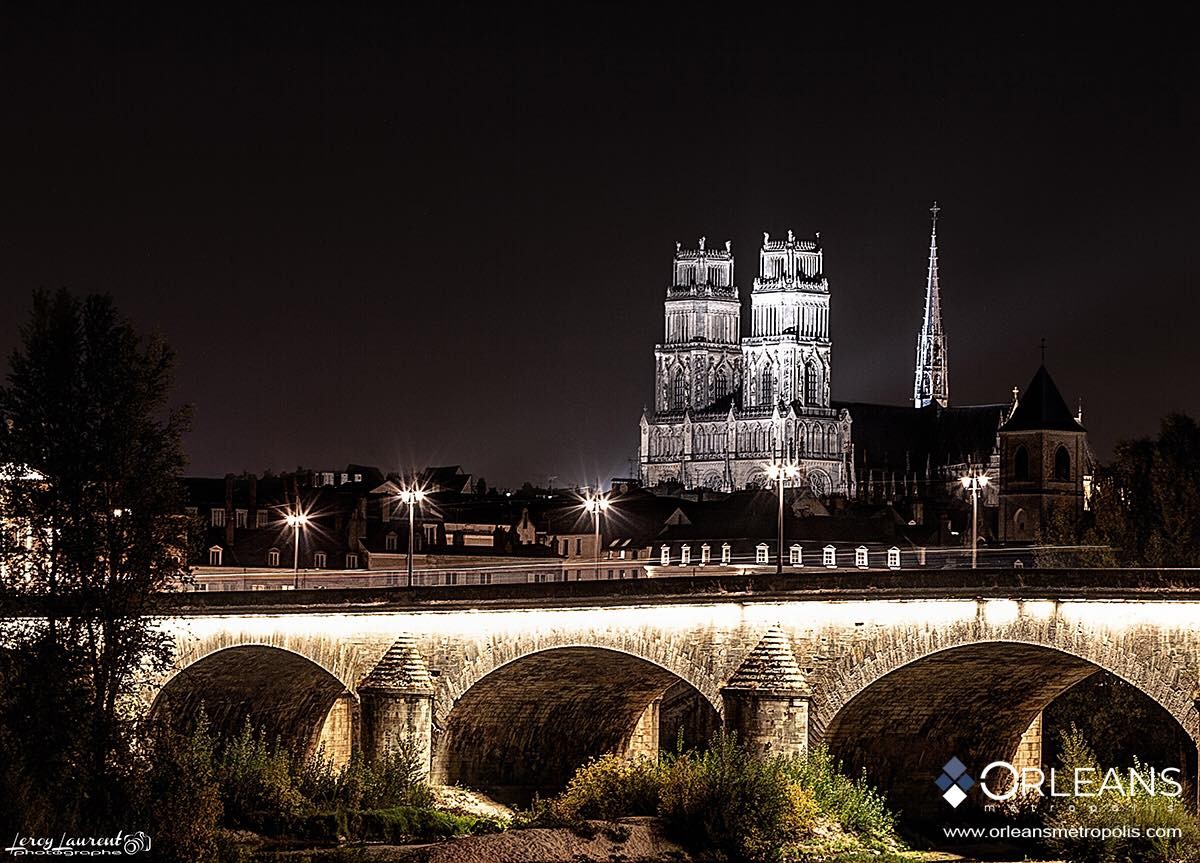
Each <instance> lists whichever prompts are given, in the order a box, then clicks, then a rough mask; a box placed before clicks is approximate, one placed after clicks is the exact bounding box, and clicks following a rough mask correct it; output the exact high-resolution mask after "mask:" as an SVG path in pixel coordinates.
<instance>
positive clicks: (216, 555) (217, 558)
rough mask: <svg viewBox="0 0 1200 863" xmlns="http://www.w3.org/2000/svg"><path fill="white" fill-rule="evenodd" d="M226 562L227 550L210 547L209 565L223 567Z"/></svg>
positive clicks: (217, 546) (216, 546) (219, 547)
mask: <svg viewBox="0 0 1200 863" xmlns="http://www.w3.org/2000/svg"><path fill="white" fill-rule="evenodd" d="M224 560H225V549H223V548H221V546H219V545H214V546H210V547H209V549H208V565H209V566H222V565H223V563H222V562H223V561H224Z"/></svg>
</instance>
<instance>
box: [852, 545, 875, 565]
mask: <svg viewBox="0 0 1200 863" xmlns="http://www.w3.org/2000/svg"><path fill="white" fill-rule="evenodd" d="M854 565H855V566H857V567H858V568H859V569H866V568H867V567H869V566H870V565H871V564H870V561H869V559H868V557H867V547H866V546H865V545H860V546H859V547H858V548H856V549H854Z"/></svg>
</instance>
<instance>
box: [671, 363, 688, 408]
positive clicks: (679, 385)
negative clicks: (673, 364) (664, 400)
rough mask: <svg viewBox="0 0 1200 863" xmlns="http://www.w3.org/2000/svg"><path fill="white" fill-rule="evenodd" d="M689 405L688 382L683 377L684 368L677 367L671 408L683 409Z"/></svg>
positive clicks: (672, 389) (672, 388)
mask: <svg viewBox="0 0 1200 863" xmlns="http://www.w3.org/2000/svg"><path fill="white" fill-rule="evenodd" d="M686 406H687V382H686V381H685V380H684V377H683V369H676V370H675V376H674V380H673V383H672V384H671V409H672V410H677V411H681V410H683V409H684V407H686Z"/></svg>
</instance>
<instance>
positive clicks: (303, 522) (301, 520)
mask: <svg viewBox="0 0 1200 863" xmlns="http://www.w3.org/2000/svg"><path fill="white" fill-rule="evenodd" d="M286 520H287V525H288V527H290V528H292V529H293V530H292V588H293V589H295V588H298V587H299V586H300V528H302V527H305V526H307V525H308V516H307V515H305V514H304V513H302V512H289V513H288V515H287V519H286Z"/></svg>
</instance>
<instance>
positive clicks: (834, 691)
mask: <svg viewBox="0 0 1200 863" xmlns="http://www.w3.org/2000/svg"><path fill="white" fill-rule="evenodd" d="M1020 628H1021V629H1023V630H1024V631H1018V632H1014V631H1013V628H1012V627H987V626H986V625H983V624H980V625H977V626H975V627H972V628H971V630H973V631H971V630H962V631H958V632H955V633H951V634H950V635H949V636H948V637H944V638H942V639H937V640H934V639H925V640H920V639H912V638H910V639H896V638H895V637H894V636H893V637H888V638H885V639H884V643H882V644H876V645H874V646H873V647H874V649H873V650H872V651H871V655H870V656H869V657H868V656H866V655H864V653H865V652H860V653H859V654H858V655H857V656H854V655H851V656H848V657H845V658H843V659H842V660H839V661H838V662H837V663H835V664H834V665H835V667H834V668H830V669H828V670H827V674H826V675H825V680H826V684H825V685H824V686H821V687H818V689H817V692H816V697H814V705H813V706H814V710H813V723H812V727H811V731H812V738H813V739H814V740H816V741H820V742H823V743H825V744H826V745H827V746H828V747H829V748H830V750H831V751H832V752H833V754H834V755H835V756H836V757H838V758H839V759H841V760H842V761H843V762H844V764H845V766H846V768H847V769H848V770H849V771H851V772H853V773H859V772H862V771H865V772H866V773H867V775H868V777H869V778H870V779H871V781H872V782H873V783H874V784H876V785H878V786H880V787H882V788H883V789H885V790H886V791H888V792H889V793H890V794H891V796H892V798H893V803H894V804H895V805H897V806H899V807H900V808H901V809H902V810H904V811H906V812H907V813H909V814H910V815H914V816H916V817H918V818H920V817H923V816H928V815H934V814H935V813H937V812H938V811H940V810H939V807H941V801H940V800H939V799H938V794H939V792H938V791H937V790H936V788H935V786H934V785H933V780H934V779H936V778H937V776H938V774H939V772H940V770H941V766H942V765H943V764H945V763H946V762H947V761H949V760H950V758H951V757H958V758H959V759H960V760H962V761H963V762H964V763H966V764H968V766H970V767H973V768H974V769H975V770H976V771H978V770H979V769H980V768H982V767H983V766H984V765H985V764H987V763H989V762H991V761H995V760H1001V759H1003V760H1015V756H1016V753H1017V749H1018V746H1019V744H1020V742H1021V739H1022V735H1023V733H1024V732H1025V731H1026V729H1028V728H1029V727H1030V724H1031V723H1032V722H1034V720H1035V719H1037V717H1038V716H1039V715H1040V713H1041V711H1042V710H1043V709H1044V708H1045V707H1046V706H1047V705H1049V704H1050V702H1051V701H1053V700H1054V699H1055V698H1056V697H1058V696H1059V695H1061V694H1062V693H1063V692H1065V691H1066V690H1067V689H1069V688H1071V687H1072V686H1074V685H1075V684H1076V683H1079V682H1080V681H1082V680H1084V679H1085V678H1087V677H1090V676H1091V675H1093V674H1095V673H1096V672H1099V671H1108V672H1110V673H1112V674H1114V675H1116V676H1117V677H1119V678H1121V679H1122V680H1124V681H1125V682H1127V683H1129V684H1132V685H1133V686H1134V687H1136V688H1137V689H1139V690H1140V691H1141V692H1142V693H1143V694H1145V695H1146V696H1147V697H1149V698H1150V699H1151V700H1153V701H1154V702H1156V703H1157V704H1158V705H1159V706H1160V707H1161V708H1162V709H1163V710H1164V711H1165V712H1166V713H1167V714H1169V715H1170V716H1171V717H1172V718H1173V719H1174V720H1175V721H1176V722H1178V724H1179V725H1180V726H1181V727H1182V728H1183V730H1184V731H1185V732H1186V733H1187V734H1188V735H1189V736H1190V737H1191V739H1192V740H1193V742H1195V741H1196V740H1197V739H1198V738H1197V712H1196V708H1195V705H1194V704H1193V703H1192V702H1191V698H1190V692H1185V691H1184V687H1183V686H1181V685H1179V683H1178V682H1177V677H1176V676H1175V675H1172V674H1171V673H1170V671H1169V670H1167V669H1163V668H1160V667H1156V666H1155V665H1153V664H1151V662H1148V661H1147V660H1146V659H1144V658H1143V657H1142V656H1141V655H1139V654H1138V653H1137V652H1135V651H1133V650H1131V649H1129V648H1128V646H1125V645H1119V644H1116V643H1113V642H1112V641H1111V640H1108V641H1105V640H1102V639H1093V638H1079V637H1078V633H1077V632H1073V631H1070V630H1067V629H1066V628H1064V627H1049V628H1047V629H1046V630H1043V631H1042V632H1040V633H1036V634H1035V633H1031V632H1029V631H1028V630H1029V629H1030V627H1029V626H1028V625H1025V626H1022V627H1020ZM988 629H991V630H992V631H985V630H988ZM1164 766H1181V767H1185V765H1164ZM942 808H944V807H942ZM943 814H944V813H943Z"/></svg>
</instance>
